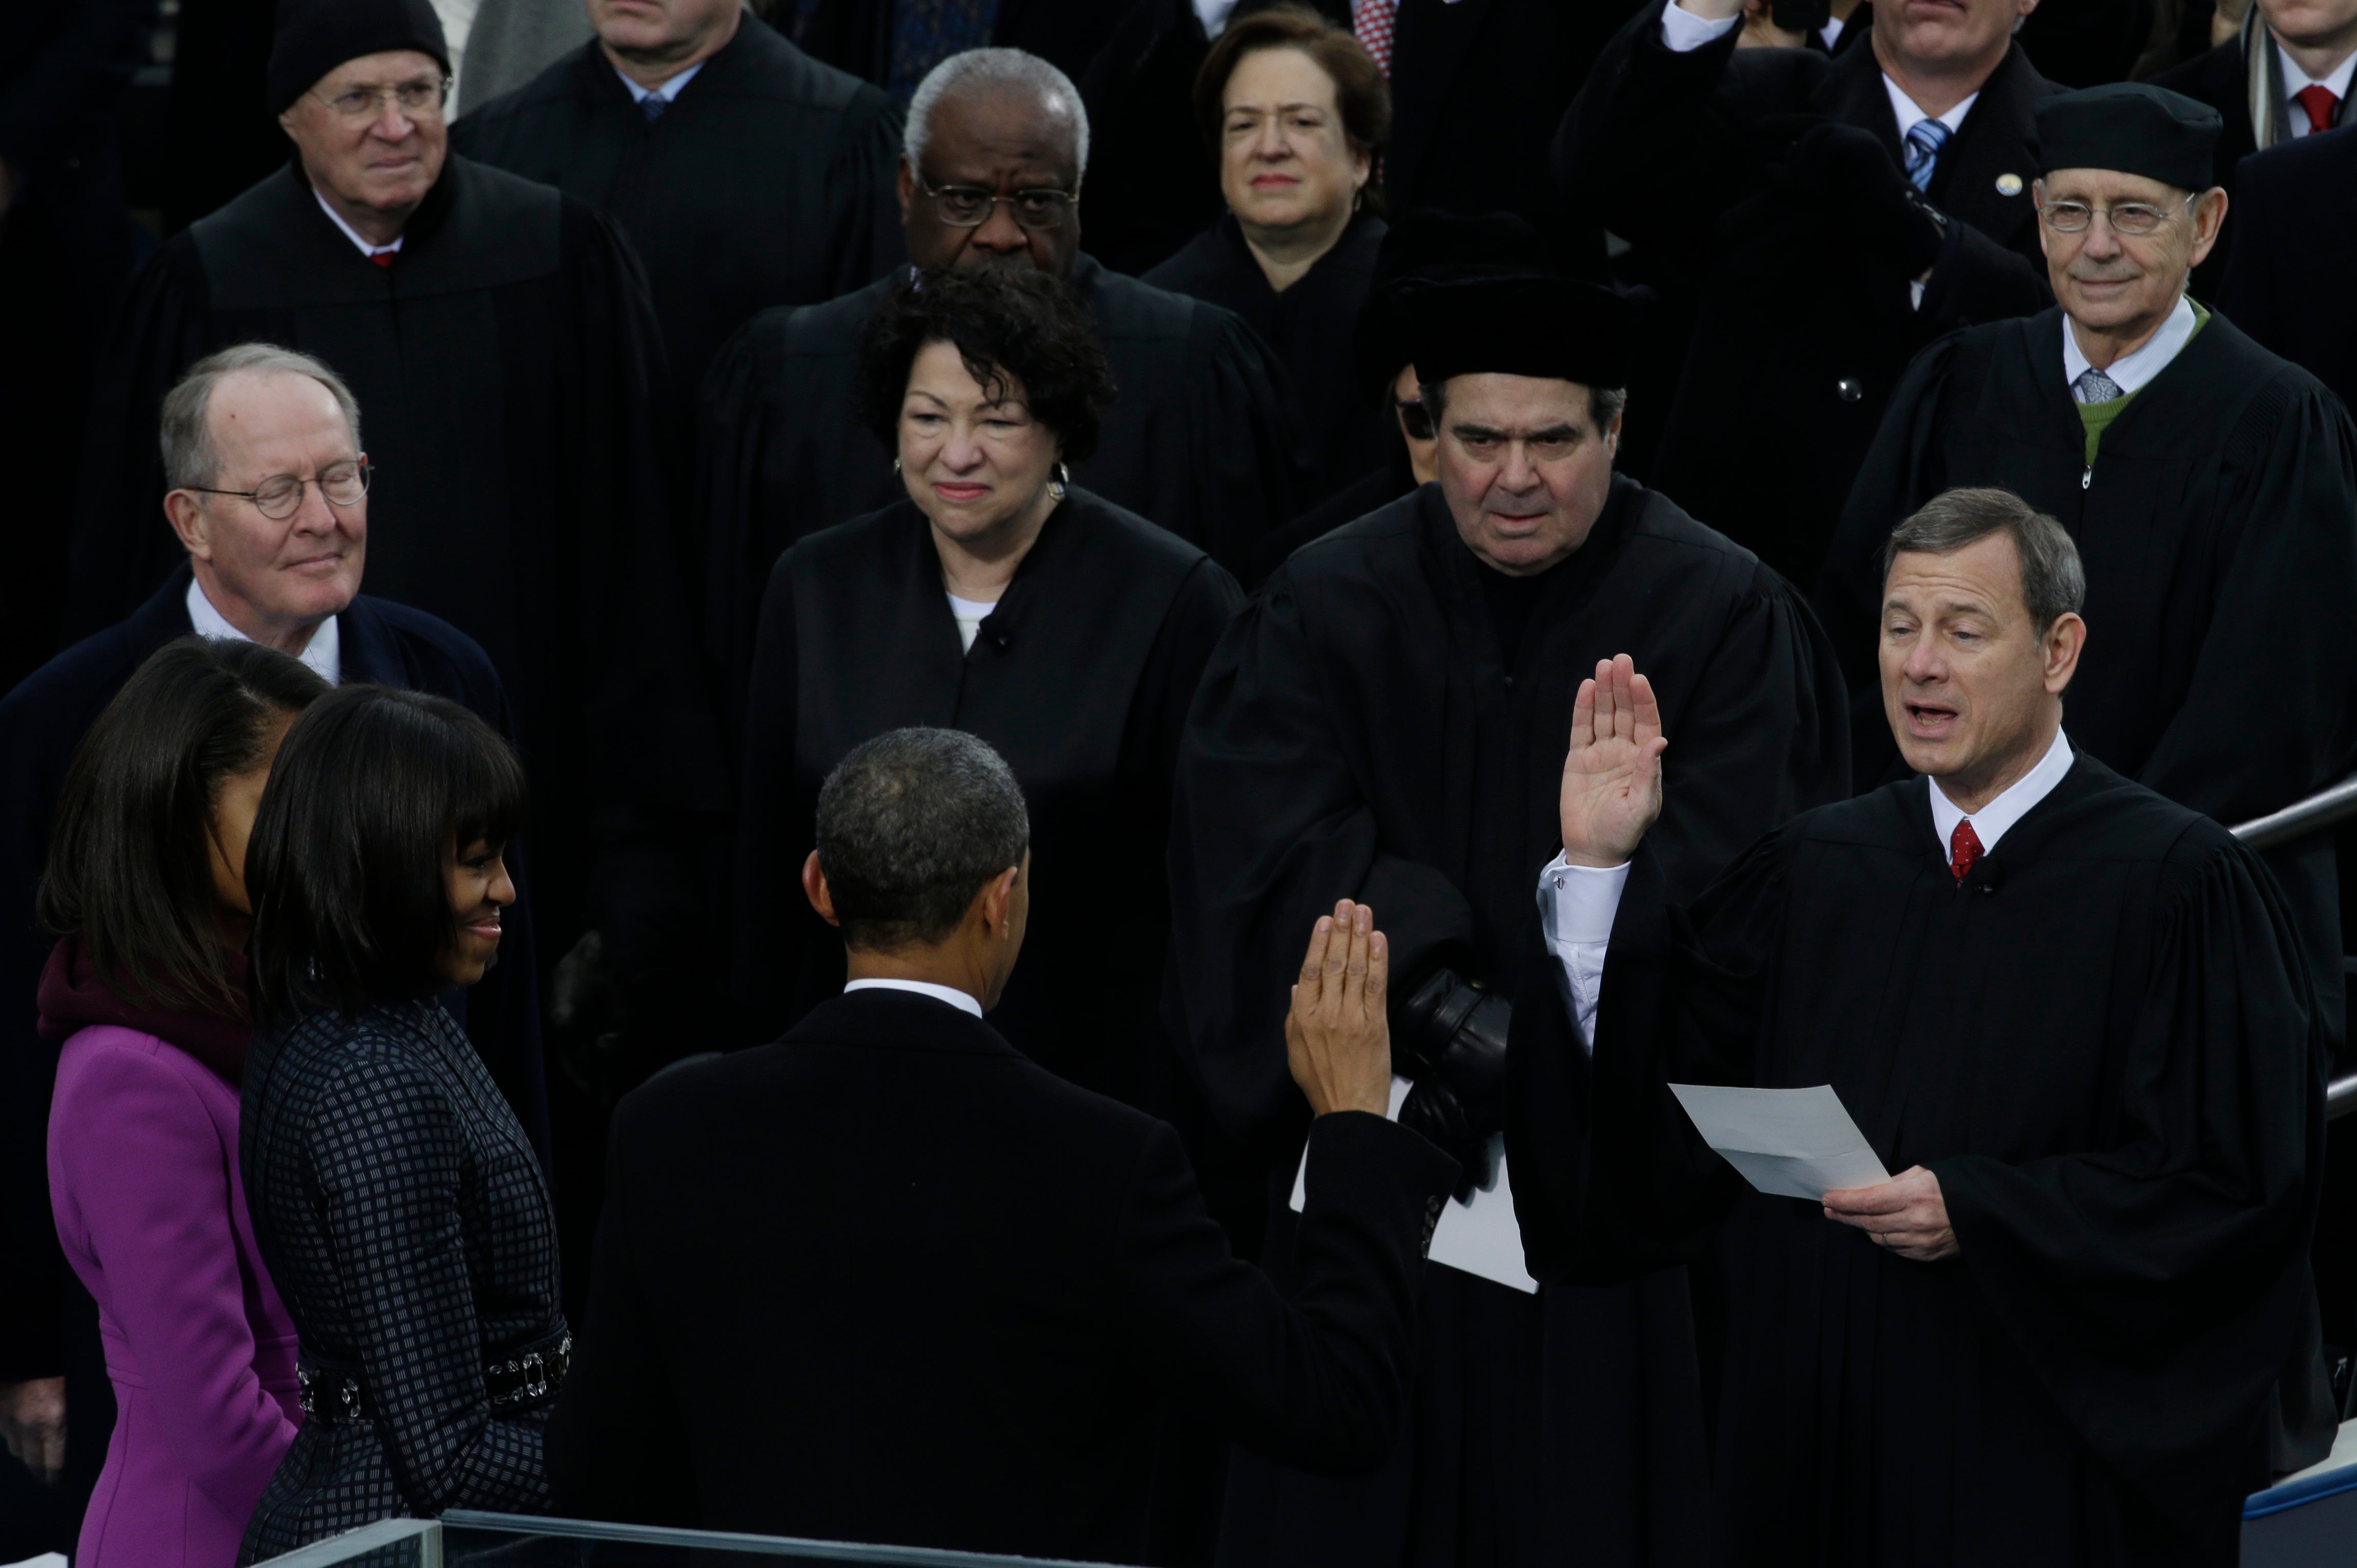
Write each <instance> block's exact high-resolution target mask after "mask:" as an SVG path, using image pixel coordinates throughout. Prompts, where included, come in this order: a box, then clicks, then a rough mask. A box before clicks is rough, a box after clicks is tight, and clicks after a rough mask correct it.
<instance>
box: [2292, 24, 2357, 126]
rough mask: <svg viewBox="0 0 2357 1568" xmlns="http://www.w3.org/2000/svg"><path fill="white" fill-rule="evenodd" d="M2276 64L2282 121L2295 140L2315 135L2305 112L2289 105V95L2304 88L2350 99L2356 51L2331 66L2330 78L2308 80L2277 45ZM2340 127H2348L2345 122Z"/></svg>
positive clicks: (2305, 73)
mask: <svg viewBox="0 0 2357 1568" xmlns="http://www.w3.org/2000/svg"><path fill="white" fill-rule="evenodd" d="M2276 64H2277V65H2279V66H2281V67H2282V68H2283V84H2284V90H2283V101H2284V118H2285V120H2286V121H2287V122H2288V123H2289V124H2290V126H2291V134H2293V135H2294V136H2306V135H2311V134H2314V133H2313V132H2311V131H2310V130H2309V124H2308V111H2307V110H2305V109H2302V108H2301V107H2300V106H2299V105H2298V104H2297V103H2294V102H2292V101H2291V100H2292V94H2294V93H2296V92H2298V91H2299V90H2300V89H2301V88H2303V87H2310V86H2314V87H2321V88H2323V89H2324V90H2325V91H2327V92H2330V94H2332V96H2333V97H2335V98H2346V97H2348V96H2349V81H2350V78H2351V77H2352V76H2357V51H2352V53H2351V54H2350V55H2349V57H2348V58H2347V59H2343V60H2342V61H2341V63H2340V64H2339V65H2336V66H2334V67H2333V68H2332V71H2331V74H2330V75H2329V76H2310V75H2309V74H2308V72H2306V71H2304V70H2300V68H2299V65H2298V62H2297V61H2295V60H2294V59H2292V58H2291V53H2290V51H2289V50H2287V49H2286V48H2284V47H2283V45H2281V44H2280V43H2278V44H2277V45H2276ZM2341 123H2342V124H2348V122H2347V121H2346V120H2345V119H2344V120H2343V121H2342V122H2341Z"/></svg>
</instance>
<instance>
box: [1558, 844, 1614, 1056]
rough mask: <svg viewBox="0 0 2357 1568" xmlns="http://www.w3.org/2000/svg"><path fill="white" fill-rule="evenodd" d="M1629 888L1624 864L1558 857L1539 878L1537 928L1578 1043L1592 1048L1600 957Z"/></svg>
mask: <svg viewBox="0 0 2357 1568" xmlns="http://www.w3.org/2000/svg"><path fill="white" fill-rule="evenodd" d="M1628 885H1629V863H1628V862H1626V861H1623V862H1622V863H1621V864H1620V865H1612V866H1601V867H1599V866H1592V865H1572V864H1571V863H1570V862H1569V861H1567V860H1566V859H1564V857H1563V856H1562V855H1561V854H1556V856H1555V858H1554V859H1553V860H1551V861H1549V862H1547V864H1546V865H1545V866H1544V868H1543V869H1542V870H1541V871H1540V872H1539V887H1538V897H1539V926H1540V928H1541V929H1542V930H1544V933H1545V935H1546V942H1547V950H1549V951H1550V952H1552V953H1554V954H1555V961H1556V962H1558V963H1560V964H1562V965H1563V977H1564V980H1565V981H1566V983H1568V984H1569V986H1570V988H1571V1008H1572V1015H1573V1017H1574V1019H1575V1020H1576V1021H1577V1024H1578V1025H1579V1038H1580V1043H1581V1044H1583V1045H1585V1046H1586V1047H1587V1048H1588V1050H1589V1051H1591V1052H1593V1051H1594V1050H1595V1048H1596V1009H1597V1006H1598V1004H1599V1003H1601V1002H1602V1000H1603V997H1604V955H1605V953H1606V951H1607V950H1608V949H1609V947H1610V946H1611V942H1612V918H1613V917H1614V916H1615V915H1617V914H1618V913H1619V912H1620V894H1621V891H1622V889H1624V888H1625V887H1627V886H1628Z"/></svg>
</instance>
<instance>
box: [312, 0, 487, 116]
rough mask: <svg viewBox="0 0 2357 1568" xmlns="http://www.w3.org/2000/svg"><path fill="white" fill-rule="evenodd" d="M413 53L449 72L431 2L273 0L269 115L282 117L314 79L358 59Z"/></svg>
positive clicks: (447, 49)
mask: <svg viewBox="0 0 2357 1568" xmlns="http://www.w3.org/2000/svg"><path fill="white" fill-rule="evenodd" d="M388 49H415V50H416V51H417V52H418V53H420V54H427V55H432V56H433V57H434V58H435V59H436V60H437V61H439V62H440V63H441V66H442V70H443V73H444V74H445V75H447V74H448V72H449V70H450V46H449V45H448V44H447V43H446V42H444V41H443V38H442V18H441V17H439V16H436V15H435V14H434V5H433V0H278V33H277V38H276V39H275V40H274V42H273V43H272V44H271V46H270V112H271V113H274V114H284V113H286V111H287V110H288V108H290V107H291V106H292V105H293V104H294V102H295V101H296V99H298V98H300V97H302V96H303V94H305V93H306V92H308V91H311V89H312V87H313V85H314V84H316V83H317V81H318V80H319V79H320V78H321V77H323V76H325V75H327V74H328V72H329V71H331V70H335V69H336V68H337V67H338V66H339V65H341V64H343V63H344V62H345V61H346V60H354V59H360V58H361V56H362V55H372V54H382V53H383V52H385V51H386V50H388Z"/></svg>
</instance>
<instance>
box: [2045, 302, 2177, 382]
mask: <svg viewBox="0 0 2357 1568" xmlns="http://www.w3.org/2000/svg"><path fill="white" fill-rule="evenodd" d="M2196 325H2197V323H2196V321H2195V319H2194V316H2193V306H2192V305H2191V303H2190V301H2188V300H2187V299H2186V297H2185V295H2182V294H2179V295H2178V296H2177V307H2176V308H2175V309H2173V310H2171V311H2170V312H2169V319H2168V320H2166V321H2164V322H2162V323H2161V324H2160V330H2159V331H2158V332H2156V333H2154V334H2153V335H2152V336H2151V337H2149V338H2146V339H2145V342H2144V347H2143V348H2141V349H2137V350H2136V352H2135V353H2133V354H2122V355H2121V356H2120V357H2119V358H2118V359H2116V360H2113V361H2112V362H2111V363H2110V364H2108V365H2105V366H2104V374H2105V375H2107V376H2109V377H2111V378H2112V384H2113V385H2114V386H2115V387H2117V388H2119V389H2120V392H2121V393H2122V394H2123V395H2125V394H2126V393H2128V392H2141V391H2142V390H2144V388H2145V387H2146V386H2147V384H2148V383H2149V382H2150V381H2152V378H2153V377H2155V376H2157V375H2158V374H2160V372H2161V371H2165V370H2167V369H2169V361H2170V360H2174V359H2175V358H2177V356H2178V353H2179V351H2180V350H2181V349H2184V347H2185V345H2186V344H2188V343H2190V342H2191V341H2192V340H2193V328H2194V327H2195V326H2196ZM2092 369H2093V366H2092V365H2090V364H2089V363H2088V362H2087V356H2086V355H2084V354H2083V353H2081V352H2080V351H2079V331H2078V328H2075V327H2073V326H2072V325H2071V318H2070V317H2067V316H2066V317H2063V318H2062V384H2063V385H2064V386H2066V387H2068V386H2076V385H2078V384H2079V378H2080V377H2081V376H2083V375H2085V374H2086V373H2087V372H2088V371H2090V370H2092Z"/></svg>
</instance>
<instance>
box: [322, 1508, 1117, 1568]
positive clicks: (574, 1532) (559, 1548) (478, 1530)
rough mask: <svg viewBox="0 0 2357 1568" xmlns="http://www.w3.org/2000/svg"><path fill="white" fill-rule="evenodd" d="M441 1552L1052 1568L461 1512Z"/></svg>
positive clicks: (495, 1564)
mask: <svg viewBox="0 0 2357 1568" xmlns="http://www.w3.org/2000/svg"><path fill="white" fill-rule="evenodd" d="M441 1548H442V1560H441V1562H440V1563H427V1564H423V1565H421V1568H782V1565H783V1564H789V1563H881V1564H888V1565H890V1568H1049V1564H1047V1563H1044V1562H1042V1560H1040V1559H1039V1558H1033V1557H992V1556H987V1555H985V1554H983V1553H980V1552H944V1551H941V1550H938V1549H935V1548H929V1547H913V1546H864V1545H856V1544H853V1543H851V1542H848V1541H791V1540H788V1539H786V1538H785V1537H782V1536H774V1535H726V1534H721V1533H718V1532H716V1531H712V1530H658V1529H652V1528H649V1527H646V1526H642V1525H623V1524H590V1523H586V1522H584V1521H582V1520H569V1519H536V1518H532V1517H529V1516H526V1515H522V1514H490V1513H465V1512H457V1511H453V1512H451V1513H447V1514H445V1515H444V1516H443V1518H442V1541H441ZM306 1568H309V1565H306ZM371 1568H375V1565H373V1564H371ZM1062 1568H1071V1565H1069V1564H1065V1565H1062ZM1095 1568H1109V1565H1105V1564H1098V1565H1095Z"/></svg>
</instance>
